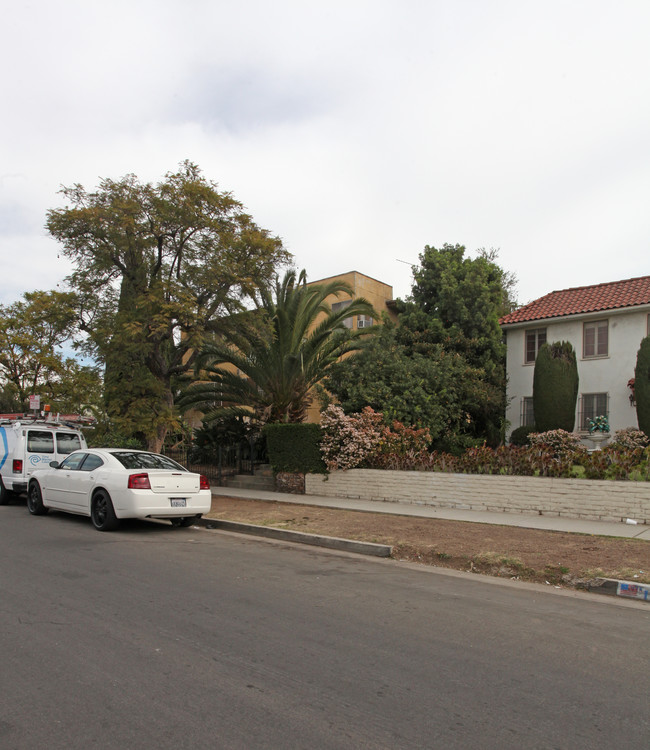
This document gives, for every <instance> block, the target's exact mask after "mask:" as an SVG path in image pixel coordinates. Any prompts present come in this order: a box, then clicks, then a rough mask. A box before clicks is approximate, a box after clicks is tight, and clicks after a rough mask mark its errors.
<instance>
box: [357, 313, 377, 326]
mask: <svg viewBox="0 0 650 750" xmlns="http://www.w3.org/2000/svg"><path fill="white" fill-rule="evenodd" d="M373 324H374V320H373V319H372V318H371V317H370V315H357V328H370V326H371V325H373Z"/></svg>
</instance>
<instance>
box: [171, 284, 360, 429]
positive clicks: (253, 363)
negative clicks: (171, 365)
mask: <svg viewBox="0 0 650 750" xmlns="http://www.w3.org/2000/svg"><path fill="white" fill-rule="evenodd" d="M341 293H345V294H347V295H350V296H352V290H351V288H350V287H349V285H347V284H345V283H344V282H341V281H332V282H329V283H327V284H322V285H320V284H319V285H313V286H307V284H306V275H305V271H301V272H300V275H299V276H298V277H297V278H296V273H295V272H294V271H289V272H288V273H287V274H285V277H284V279H283V280H282V281H280V280H279V279H276V283H275V287H274V288H271V287H267V288H263V289H261V290H260V299H259V301H258V302H257V309H256V310H255V311H252V312H250V313H245V314H243V315H240V316H237V317H233V318H232V319H231V321H230V325H229V326H228V327H227V329H226V330H225V331H224V333H223V334H222V336H221V338H220V339H219V340H215V341H213V342H211V343H208V344H206V345H205V347H204V348H203V349H202V351H201V352H199V355H198V357H197V369H200V370H201V371H202V378H205V377H207V379H208V382H203V383H199V384H196V385H194V386H191V387H190V388H189V389H188V390H187V391H186V393H185V395H184V397H183V398H182V400H181V404H182V405H183V406H185V407H194V408H198V409H200V410H201V411H203V412H204V413H205V416H204V420H205V421H207V422H210V421H214V420H216V419H219V418H221V417H226V416H237V415H247V416H253V417H254V418H256V419H258V420H259V421H260V422H301V421H302V420H303V419H304V418H305V415H306V412H307V408H308V406H309V404H310V403H311V397H310V391H311V389H312V388H313V387H314V386H315V385H316V384H317V383H318V382H320V381H321V380H322V379H323V378H324V377H325V375H326V374H327V371H328V370H329V368H330V366H331V365H332V364H334V362H336V361H337V360H338V359H339V358H340V357H341V355H343V354H345V353H346V352H349V351H353V350H355V349H358V348H359V339H358V335H356V334H353V333H352V332H350V331H348V330H347V329H346V327H345V325H344V320H345V319H346V318H348V317H350V316H353V315H373V314H374V311H373V309H372V305H371V304H370V303H369V302H368V301H367V300H365V299H362V298H358V299H354V300H352V301H351V302H350V304H349V305H348V306H347V307H346V308H345V309H342V310H337V311H336V312H333V311H332V309H331V307H330V305H329V304H327V303H326V302H325V300H326V298H327V297H329V296H331V295H336V296H338V295H339V294H341ZM321 316H322V319H321V320H320V321H319V322H318V323H316V320H317V319H318V318H319V317H321ZM225 364H229V365H231V366H232V367H234V368H236V370H235V371H234V372H233V371H232V370H231V369H224V368H223V367H222V365H225ZM237 371H239V373H238V372H237Z"/></svg>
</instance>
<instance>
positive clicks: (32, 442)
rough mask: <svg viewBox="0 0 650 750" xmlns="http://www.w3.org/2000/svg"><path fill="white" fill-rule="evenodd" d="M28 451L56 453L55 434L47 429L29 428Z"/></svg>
mask: <svg viewBox="0 0 650 750" xmlns="http://www.w3.org/2000/svg"><path fill="white" fill-rule="evenodd" d="M27 451H28V452H29V453H54V435H52V433H51V432H46V431H45V430H28V432H27Z"/></svg>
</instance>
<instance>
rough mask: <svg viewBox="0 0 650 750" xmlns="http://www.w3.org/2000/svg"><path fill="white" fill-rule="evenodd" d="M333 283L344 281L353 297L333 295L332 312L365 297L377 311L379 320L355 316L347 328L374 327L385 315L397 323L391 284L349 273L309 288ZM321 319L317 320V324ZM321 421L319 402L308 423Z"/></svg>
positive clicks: (309, 412)
mask: <svg viewBox="0 0 650 750" xmlns="http://www.w3.org/2000/svg"><path fill="white" fill-rule="evenodd" d="M332 281H344V282H345V283H346V284H348V286H350V287H351V289H352V296H349V295H347V294H340V295H339V296H338V297H336V296H335V295H331V296H330V297H328V298H327V299H326V302H328V303H329V304H330V305H331V307H332V310H335V311H336V310H338V309H341V308H345V307H347V305H349V304H350V302H351V301H352V300H353V299H357V298H358V297H363V298H364V299H366V300H368V302H370V304H371V305H372V306H373V308H374V309H375V310H376V311H377V315H378V318H377V319H373V318H370V317H369V316H367V315H354V316H352V317H350V318H346V320H345V326H346V328H350V329H351V330H354V331H357V330H360V329H363V328H369V327H370V326H372V325H376V324H378V323H380V322H381V316H382V314H383V313H387V314H388V316H389V318H390V319H391V320H393V321H397V313H396V312H395V310H394V307H393V305H392V304H391V303H392V301H393V287H392V286H391V285H390V284H385V283H384V282H383V281H378V280H377V279H373V278H372V277H371V276H366V275H365V274H363V273H360V272H359V271H349V272H348V273H341V274H337V275H336V276H328V277H327V278H325V279H317V280H315V281H309V282H308V283H307V286H315V285H317V284H327V283H329V282H332ZM318 322H319V319H318V318H317V319H316V323H318ZM319 420H320V406H319V404H318V401H317V400H314V402H313V403H312V404H311V406H310V407H309V410H308V411H307V419H306V421H307V422H318V421H319Z"/></svg>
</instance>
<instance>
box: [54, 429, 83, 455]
mask: <svg viewBox="0 0 650 750" xmlns="http://www.w3.org/2000/svg"><path fill="white" fill-rule="evenodd" d="M80 448H81V440H80V439H79V435H75V434H74V432H57V433H56V451H57V453H61V454H68V453H72V452H73V451H78V450H79V449H80Z"/></svg>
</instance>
